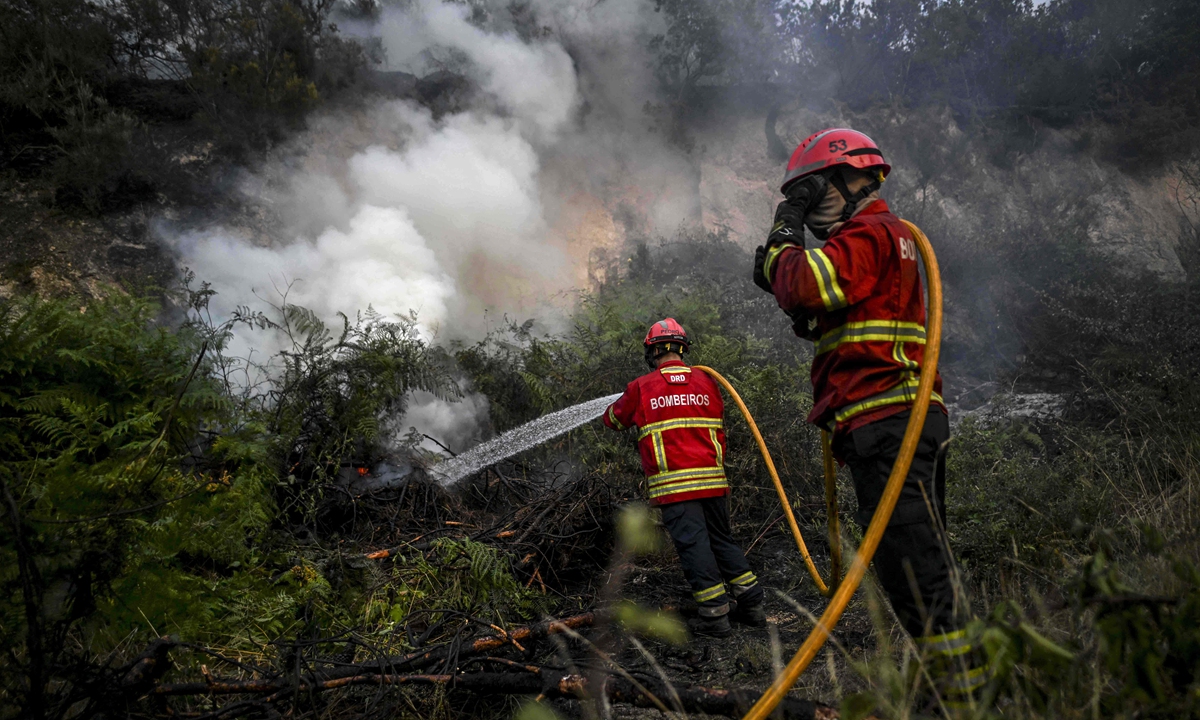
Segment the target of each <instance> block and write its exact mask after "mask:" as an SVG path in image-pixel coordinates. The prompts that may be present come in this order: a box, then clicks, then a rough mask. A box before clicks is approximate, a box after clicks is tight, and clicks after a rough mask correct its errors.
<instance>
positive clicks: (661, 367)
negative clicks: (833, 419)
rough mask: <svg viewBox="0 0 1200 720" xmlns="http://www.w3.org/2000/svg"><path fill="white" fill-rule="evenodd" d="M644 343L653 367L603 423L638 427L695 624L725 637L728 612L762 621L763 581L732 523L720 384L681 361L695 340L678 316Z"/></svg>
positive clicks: (652, 495) (653, 500)
mask: <svg viewBox="0 0 1200 720" xmlns="http://www.w3.org/2000/svg"><path fill="white" fill-rule="evenodd" d="M643 345H644V346H645V348H646V363H647V364H648V365H649V366H650V368H651V370H652V371H651V372H649V373H647V374H646V375H643V376H641V377H639V378H638V379H636V380H634V381H633V382H631V383H629V385H628V386H626V388H625V392H624V394H622V395H621V397H620V398H618V399H617V401H616V402H614V403H613V404H612V405H610V406H609V407H608V409H607V410H606V411H605V413H604V424H605V425H607V426H608V427H610V428H612V429H614V430H624V429H626V428H630V427H636V428H637V434H638V450H639V452H640V453H641V456H642V470H643V471H644V472H645V474H646V491H647V495H648V496H649V500H650V504H651V505H652V506H657V507H659V508H661V509H662V519H663V525H665V526H666V528H667V531H668V532H669V533H670V535H671V540H672V541H673V542H674V544H675V549H676V551H678V553H679V561H680V564H681V565H682V566H683V574H684V576H685V577H686V578H687V581H688V584H689V585H690V586H691V588H692V598H693V599H694V600H695V601H696V605H697V606H698V607H699V617H698V618H697V619H696V620H694V621H693V622H692V623H691V627H692V631H693V632H695V633H696V634H699V635H709V636H713V637H726V636H728V635H729V634H730V633H731V632H732V627H731V625H730V622H729V621H730V618H731V617H732V618H733V619H734V620H737V621H739V622H742V623H744V624H747V625H751V626H755V627H762V626H764V625H766V615H765V613H764V611H763V589H762V587H761V586H760V585H759V584H758V578H757V577H756V576H755V575H754V572H753V571H752V570H751V569H750V564H749V563H747V562H746V556H745V554H744V553H743V552H742V548H741V547H740V546H739V545H738V544H737V542H735V541H734V539H733V536H732V533H731V531H730V528H729V498H728V495H729V482H728V481H727V480H726V478H725V424H724V420H723V415H724V408H725V405H724V402H723V401H722V399H721V391H720V389H719V388H718V387H717V385H716V383H715V382H713V380H712V378H710V377H709V376H708V375H707V374H705V373H703V372H692V369H691V368H690V367H688V366H687V365H685V364H684V362H683V354H684V353H686V352H687V351H688V348H689V347H690V342H689V341H688V337H687V333H686V332H684V329H683V327H682V326H681V325H680V324H679V323H678V322H676V321H675V319H674V318H667V319H665V320H659V321H658V322H656V323H654V324H653V325H651V326H650V330H649V332H647V333H646V339H645V340H644V341H643ZM726 587H728V590H729V592H728V593H727V592H726ZM730 595H732V596H733V598H734V599H735V600H736V603H734V604H733V606H732V607H731V603H730Z"/></svg>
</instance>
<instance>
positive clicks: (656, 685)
mask: <svg viewBox="0 0 1200 720" xmlns="http://www.w3.org/2000/svg"><path fill="white" fill-rule="evenodd" d="M354 685H442V686H445V687H447V688H448V689H455V690H468V691H471V692H474V693H477V694H480V695H536V696H539V697H543V698H569V699H576V700H579V699H587V698H590V697H593V693H592V688H591V687H590V685H589V681H588V679H587V678H585V677H583V676H581V675H575V674H570V673H565V672H564V671H562V670H557V669H553V668H543V667H538V666H534V665H527V666H522V668H521V670H519V671H517V672H476V673H466V674H463V675H397V674H365V675H351V676H347V677H341V678H336V679H327V680H306V681H301V682H300V683H299V684H298V685H294V686H291V687H292V688H293V689H294V690H296V691H298V692H311V691H318V690H333V689H337V688H344V687H350V686H354ZM603 685H604V687H603V692H604V694H605V695H606V696H607V698H608V699H609V701H611V702H618V703H625V704H628V705H634V706H637V707H659V706H660V705H661V704H663V703H666V704H669V705H674V704H675V698H678V701H679V703H678V704H679V705H680V707H677V708H675V709H677V710H680V711H682V712H688V713H705V714H708V715H724V716H726V717H734V718H736V717H741V716H742V715H743V714H744V713H745V712H746V711H747V710H749V709H750V707H751V706H752V705H754V702H755V701H756V700H757V699H758V696H759V694H760V693H759V692H758V691H757V690H750V689H745V688H736V689H731V690H721V689H714V688H706V687H701V686H698V685H692V686H683V687H675V688H674V692H673V693H672V692H671V690H670V689H668V688H666V687H665V686H664V685H663V684H662V683H661V682H658V681H654V680H649V679H642V680H641V685H642V687H638V686H637V685H636V684H634V683H633V682H632V681H630V680H628V679H626V678H622V677H618V676H608V677H606V678H604V681H603ZM279 689H280V688H279V687H277V686H276V685H275V684H274V683H271V682H264V681H261V680H245V681H224V682H222V681H209V682H191V683H176V684H171V685H160V686H158V687H156V688H155V689H154V691H153V694H154V695H160V696H161V695H176V696H179V695H234V694H258V693H269V692H275V691H277V690H279ZM780 709H781V710H782V716H783V718H784V719H785V720H834V719H835V718H837V717H838V711H837V709H836V708H832V707H829V706H827V705H821V704H819V703H814V702H812V701H809V700H803V699H800V698H794V697H788V698H785V699H784V702H783V703H782V704H781V705H780Z"/></svg>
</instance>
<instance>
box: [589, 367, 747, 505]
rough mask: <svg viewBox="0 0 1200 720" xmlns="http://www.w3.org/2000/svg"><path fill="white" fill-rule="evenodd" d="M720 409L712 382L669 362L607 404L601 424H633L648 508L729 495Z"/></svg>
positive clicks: (619, 427)
mask: <svg viewBox="0 0 1200 720" xmlns="http://www.w3.org/2000/svg"><path fill="white" fill-rule="evenodd" d="M724 411H725V403H724V401H723V400H722V399H721V391H720V389H719V388H717V384H716V383H715V382H713V379H712V378H710V377H709V376H708V375H707V374H705V373H703V372H692V369H691V368H690V367H687V366H686V365H684V364H683V363H682V362H679V361H678V360H668V361H667V362H664V363H662V364H661V365H659V366H658V369H657V370H655V371H654V372H651V373H647V374H645V375H643V376H641V377H640V378H638V379H637V380H634V381H633V382H631V383H629V385H628V386H626V388H625V393H624V394H623V395H621V397H619V398H617V401H616V402H615V403H613V404H612V405H609V406H608V410H607V411H606V412H605V413H604V424H605V425H607V426H609V427H610V428H612V429H614V430H624V429H625V428H627V427H631V426H635V425H636V426H637V428H638V450H639V452H641V455H642V470H643V472H645V473H646V491H647V494H648V495H649V496H650V498H649V499H650V504H651V505H666V504H668V503H675V502H681V501H683V500H695V499H697V498H706V497H718V496H721V495H725V494H727V493H728V492H729V483H728V482H727V481H726V480H725V425H724V422H723V421H722V416H723V414H724Z"/></svg>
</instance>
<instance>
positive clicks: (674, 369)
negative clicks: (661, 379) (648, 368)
mask: <svg viewBox="0 0 1200 720" xmlns="http://www.w3.org/2000/svg"><path fill="white" fill-rule="evenodd" d="M658 371H659V372H660V373H662V374H664V375H678V374H679V373H690V372H691V371H692V369H691V368H690V367H679V366H677V365H672V366H671V367H665V368H659V370H658Z"/></svg>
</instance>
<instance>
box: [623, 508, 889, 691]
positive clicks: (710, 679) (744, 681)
mask: <svg viewBox="0 0 1200 720" xmlns="http://www.w3.org/2000/svg"><path fill="white" fill-rule="evenodd" d="M733 531H734V536H735V537H736V538H738V539H739V540H741V541H742V543H743V546H744V547H745V546H748V545H749V544H750V542H752V540H753V538H754V537H756V536H757V535H758V533H760V532H761V531H762V524H761V523H759V524H758V525H757V526H756V525H755V524H753V523H748V522H747V523H738V522H737V521H736V519H735V520H734V522H733ZM823 531H824V528H821V527H817V526H809V527H807V528H802V532H804V533H805V540H806V542H808V543H812V541H813V540H814V539H815V538H817V537H820V536H821V534H822V533H823ZM664 541H665V542H666V543H667V544H668V545H669V543H670V541H669V540H668V539H666V536H665V531H664ZM747 559H748V560H749V561H750V564H751V567H753V568H754V571H755V573H756V574H757V575H758V577H759V582H761V583H763V585H764V587H765V588H766V591H767V622H768V624H769V626H774V629H775V633H776V637H777V638H778V640H777V642H778V648H779V654H778V655H777V654H776V653H775V652H773V650H772V645H773V644H774V643H773V641H772V638H771V635H772V632H771V627H767V628H751V627H747V626H745V625H740V624H738V623H734V624H733V628H734V632H733V635H732V636H730V637H728V638H705V637H692V639H691V641H690V642H689V643H688V644H687V645H684V646H672V645H669V644H665V643H662V642H651V643H649V644H647V649H649V650H650V651H651V653H652V654H653V655H654V656H655V658H656V659H657V660H658V662H659V663H660V664H661V665H662V666H663V668H664V669H665V670H666V672H667V675H668V677H670V678H671V680H672V681H673V682H675V683H678V684H680V685H701V686H704V687H713V688H732V687H743V688H754V689H759V690H762V689H765V688H766V687H767V686H768V685H770V683H771V680H772V679H773V678H774V670H773V667H774V664H775V662H776V659H775V658H779V659H778V662H779V663H780V664H781V665H786V664H787V662H788V660H790V659H791V657H792V655H793V654H795V652H796V650H797V649H798V648H799V647H800V644H801V643H803V642H804V640H805V638H807V637H808V634H809V631H810V630H811V629H812V627H813V623H812V622H811V620H810V618H809V617H808V616H806V615H805V614H804V613H803V612H801V609H803V610H805V611H807V612H808V613H811V614H812V616H814V617H815V616H819V615H820V614H821V612H822V611H823V610H824V609H825V605H826V600H825V598H824V597H822V596H821V594H820V593H819V592H817V589H816V587H815V585H814V584H813V582H812V580H811V579H810V578H809V576H808V572H807V570H805V568H804V565H803V562H802V561H801V559H800V555H799V552H798V551H797V550H796V546H795V542H794V541H793V540H792V538H791V536H790V535H789V534H788V533H787V530H786V527H784V526H783V523H777V524H776V526H775V528H772V529H771V530H770V531H769V532H768V534H767V535H766V536H764V537H763V538H762V540H760V541H759V542H758V544H757V545H755V546H754V547H753V548H752V549H751V550H750V552H749V553H748V554H747ZM813 560H814V561H815V562H816V563H817V567H818V569H819V570H820V571H821V572H822V573H823V577H825V578H826V579H828V576H827V573H828V569H829V557H828V555H827V554H825V553H824V552H819V551H816V550H815V549H814V551H813ZM780 593H782V594H783V595H786V596H787V598H788V599H784V598H781V597H780V595H779V594H780ZM689 594H690V592H689V588H688V586H687V582H686V581H685V580H684V577H683V573H682V572H681V571H680V569H679V563H678V560H677V559H676V558H675V555H674V552H673V551H671V550H666V551H663V552H661V553H658V554H657V555H655V556H652V557H650V558H643V559H642V561H641V562H638V563H636V564H635V566H634V567H633V568H632V569H631V571H630V574H629V579H628V581H627V583H626V585H625V592H624V596H625V597H627V598H629V599H631V600H634V601H636V602H638V603H640V604H642V605H645V606H648V607H678V608H679V609H680V613H681V614H682V615H684V616H690V615H691V614H692V608H691V607H689V605H688V603H687V602H686V601H685V600H682V599H684V598H687V597H688V595H689ZM797 605H798V606H799V608H797ZM885 612H887V611H885ZM888 620H889V621H890V620H891V618H890V617H889V618H888ZM889 624H890V622H889ZM893 632H895V631H893ZM875 647H876V630H875V628H874V626H873V624H872V621H871V618H870V613H869V612H868V608H867V603H866V600H865V594H864V593H863V592H862V591H861V590H860V591H859V592H858V593H856V594H855V598H854V600H853V601H852V602H851V604H850V606H849V607H848V608H847V610H846V613H845V614H844V615H843V616H842V619H841V621H839V622H838V625H837V627H836V628H835V629H834V632H833V636H832V638H831V640H830V641H829V642H827V644H826V647H825V648H824V649H823V650H822V656H821V657H820V658H819V659H818V660H817V661H816V662H814V663H813V664H812V666H810V667H809V669H808V670H806V671H805V672H804V674H803V675H801V676H800V680H799V681H798V682H797V683H796V686H795V688H794V689H793V690H792V694H793V695H795V696H797V697H801V698H804V699H807V700H812V701H815V702H820V703H824V704H827V705H832V706H834V707H837V706H838V704H839V702H840V700H841V698H842V696H843V695H845V694H848V693H852V692H857V691H859V690H861V689H863V688H864V687H865V685H864V684H863V683H861V682H860V680H859V678H858V676H857V675H856V674H855V672H854V670H853V669H852V668H851V667H850V663H851V662H852V661H853V660H855V659H859V660H861V659H862V658H863V656H864V655H865V654H866V653H867V652H868V651H870V650H873V649H874V648H875ZM847 656H849V657H847ZM620 662H621V664H622V665H623V666H625V667H627V668H637V669H639V670H641V671H643V672H646V673H654V672H655V670H654V668H653V667H651V666H650V664H649V662H648V661H647V660H646V659H645V657H644V656H643V655H642V654H641V653H640V652H639V651H638V650H637V649H636V648H628V649H626V650H625V651H624V652H623V653H622V654H621V656H620Z"/></svg>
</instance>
